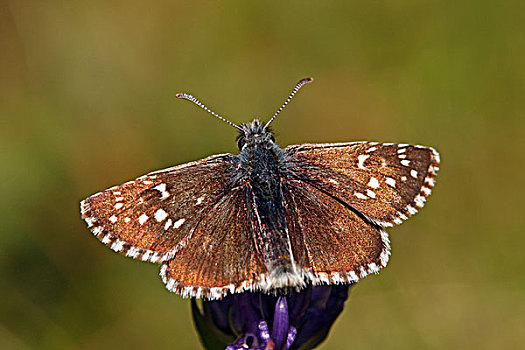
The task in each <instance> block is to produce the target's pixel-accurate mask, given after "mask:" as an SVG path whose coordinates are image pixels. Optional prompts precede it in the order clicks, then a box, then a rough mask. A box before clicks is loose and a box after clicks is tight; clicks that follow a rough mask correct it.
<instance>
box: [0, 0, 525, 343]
mask: <svg viewBox="0 0 525 350" xmlns="http://www.w3.org/2000/svg"><path fill="white" fill-rule="evenodd" d="M0 4H1V5H0V6H1V8H0V28H1V30H0V45H1V46H0V60H1V61H0V73H1V84H0V89H1V91H0V93H1V95H0V96H1V97H0V98H1V100H0V104H1V105H0V117H1V125H2V127H1V139H0V145H1V148H0V154H1V158H0V164H1V165H0V167H1V179H0V181H1V184H0V186H1V207H0V213H1V221H0V227H1V243H0V291H1V300H0V312H1V325H0V348H1V349H110V348H117V349H124V348H128V349H149V348H151V349H153V348H155V349H195V348H199V342H198V339H197V335H196V333H195V332H194V330H193V327H192V323H191V318H190V312H189V302H188V301H187V300H183V299H181V298H180V297H178V296H176V295H174V294H171V293H169V292H167V291H166V290H165V288H164V285H163V284H162V282H161V280H160V278H159V277H158V270H159V268H158V266H155V265H153V264H149V263H142V262H137V261H133V260H131V259H129V258H125V257H123V256H120V255H118V254H115V253H113V252H111V251H110V250H109V249H108V248H107V247H105V246H103V245H102V244H100V243H99V242H98V240H96V239H95V238H94V237H92V235H91V233H90V232H89V231H88V229H87V227H86V225H85V224H84V222H82V221H81V220H80V214H79V201H80V200H81V199H83V198H85V197H87V196H89V195H91V194H93V193H94V192H98V191H100V190H103V189H105V188H108V187H110V186H112V185H116V184H119V183H122V182H125V181H127V180H130V179H133V178H135V177H137V176H139V175H142V174H145V173H146V172H148V171H151V170H157V169H161V168H164V167H168V166H171V165H175V164H179V163H182V162H187V161H190V160H195V159H199V158H202V157H204V156H208V155H210V154H214V153H221V152H236V144H235V142H234V138H235V136H236V131H235V130H234V129H232V128H231V127H229V126H227V125H226V124H224V123H221V122H219V121H218V120H216V119H214V118H212V117H211V116H210V115H207V114H206V113H205V112H204V111H202V110H200V109H199V108H197V107H196V106H194V105H192V104H190V103H188V102H187V101H180V100H177V99H175V98H174V95H175V93H176V92H179V91H185V92H191V93H194V94H195V95H196V96H197V97H198V98H200V99H201V100H202V101H203V102H205V103H206V104H208V105H209V107H211V108H213V109H214V110H216V111H217V112H218V113H220V114H223V115H224V116H227V117H229V118H230V119H231V120H232V121H233V122H236V123H241V122H246V121H249V120H251V119H252V118H253V117H254V116H260V117H262V118H263V119H267V118H268V117H269V116H270V115H271V114H272V113H273V112H274V111H275V110H276V109H277V107H278V106H279V105H280V104H281V102H282V101H283V100H284V98H285V97H286V96H287V94H288V93H289V92H290V90H291V88H292V87H293V85H294V84H295V83H296V82H297V81H298V80H299V79H300V78H303V77H305V76H313V77H315V79H316V80H315V83H314V84H311V85H309V86H307V87H305V88H304V89H303V90H302V91H301V92H300V93H299V94H298V96H297V97H296V98H295V100H294V101H293V102H292V103H291V104H290V105H289V107H288V108H287V109H286V110H285V112H283V114H281V116H280V117H279V118H278V119H277V121H276V122H275V123H274V124H273V125H274V129H275V130H277V133H278V135H277V136H278V141H279V142H280V144H281V145H287V144H295V143H303V142H334V141H352V140H375V141H392V142H407V143H415V144H424V145H431V146H434V147H435V148H437V149H438V150H439V151H440V152H441V157H442V166H441V172H440V174H439V177H438V181H437V186H436V188H435V191H434V193H433V195H432V196H431V198H430V201H429V203H428V204H427V207H425V209H424V210H422V212H421V213H420V214H418V215H417V216H416V217H414V218H412V219H410V220H409V221H408V222H407V223H406V224H404V225H402V226H401V227H398V228H395V229H392V230H390V234H391V239H392V246H393V256H392V259H391V261H390V264H389V266H388V268H387V269H386V270H384V271H383V272H382V273H381V274H380V275H378V276H372V277H370V278H367V279H366V280H364V281H362V282H361V283H360V284H359V285H358V286H357V287H356V288H354V290H353V293H352V295H351V297H350V300H349V303H348V304H347V306H346V309H345V311H344V313H343V315H342V316H341V317H340V319H339V320H338V321H337V322H336V324H335V326H334V328H333V330H332V332H331V335H330V337H329V338H328V340H327V341H326V342H325V343H324V344H323V346H322V348H324V349H349V348H352V349H377V348H382V349H468V348H476V349H516V348H519V347H521V346H523V342H524V341H525V333H524V332H523V330H524V329H525V278H524V273H523V271H522V268H523V266H524V265H525V254H524V248H523V247H524V246H525V239H524V235H523V223H524V214H525V210H524V205H523V200H524V199H523V196H524V190H523V187H524V186H523V181H524V180H525V176H524V174H523V172H524V171H523V169H524V165H525V156H524V153H525V151H524V146H525V144H524V138H525V133H524V128H525V121H524V114H525V113H524V110H525V64H524V62H525V59H524V57H525V24H524V23H525V2H523V1H503V2H491V1H461V2H458V1H381V2H380V1H362V2H361V1H345V2H343V1H283V2H279V3H278V2H264V1H258V2H255V1H253V2H246V1H216V2H213V1H192V2H174V1H157V2H142V1H69V2H68V1H30V0H27V1H23V0H19V1H5V0H4V1H0Z"/></svg>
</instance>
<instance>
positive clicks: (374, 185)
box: [368, 176, 379, 189]
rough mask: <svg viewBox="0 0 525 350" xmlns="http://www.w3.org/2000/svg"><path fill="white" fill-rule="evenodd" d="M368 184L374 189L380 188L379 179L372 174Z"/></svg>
mask: <svg viewBox="0 0 525 350" xmlns="http://www.w3.org/2000/svg"><path fill="white" fill-rule="evenodd" d="M368 186H370V187H372V188H373V189H376V188H379V181H378V180H377V179H376V178H375V177H373V176H372V177H371V178H370V181H369V182H368Z"/></svg>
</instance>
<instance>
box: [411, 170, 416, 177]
mask: <svg viewBox="0 0 525 350" xmlns="http://www.w3.org/2000/svg"><path fill="white" fill-rule="evenodd" d="M410 175H411V176H412V177H413V178H414V179H417V171H416V170H414V169H412V170H410Z"/></svg>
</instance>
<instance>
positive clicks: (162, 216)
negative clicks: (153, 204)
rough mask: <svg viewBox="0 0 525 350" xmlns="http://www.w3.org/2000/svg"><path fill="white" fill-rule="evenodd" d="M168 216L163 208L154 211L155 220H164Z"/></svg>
mask: <svg viewBox="0 0 525 350" xmlns="http://www.w3.org/2000/svg"><path fill="white" fill-rule="evenodd" d="M167 217H168V213H166V212H165V211H164V210H162V209H159V210H157V211H156V212H155V220H157V221H158V222H161V221H164V219H166V218H167Z"/></svg>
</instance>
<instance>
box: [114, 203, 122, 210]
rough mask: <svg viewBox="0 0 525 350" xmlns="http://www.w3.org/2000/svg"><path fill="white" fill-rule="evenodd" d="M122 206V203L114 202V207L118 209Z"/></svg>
mask: <svg viewBox="0 0 525 350" xmlns="http://www.w3.org/2000/svg"><path fill="white" fill-rule="evenodd" d="M123 206H124V204H123V203H121V202H118V203H117V204H115V209H120V208H122V207H123Z"/></svg>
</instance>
